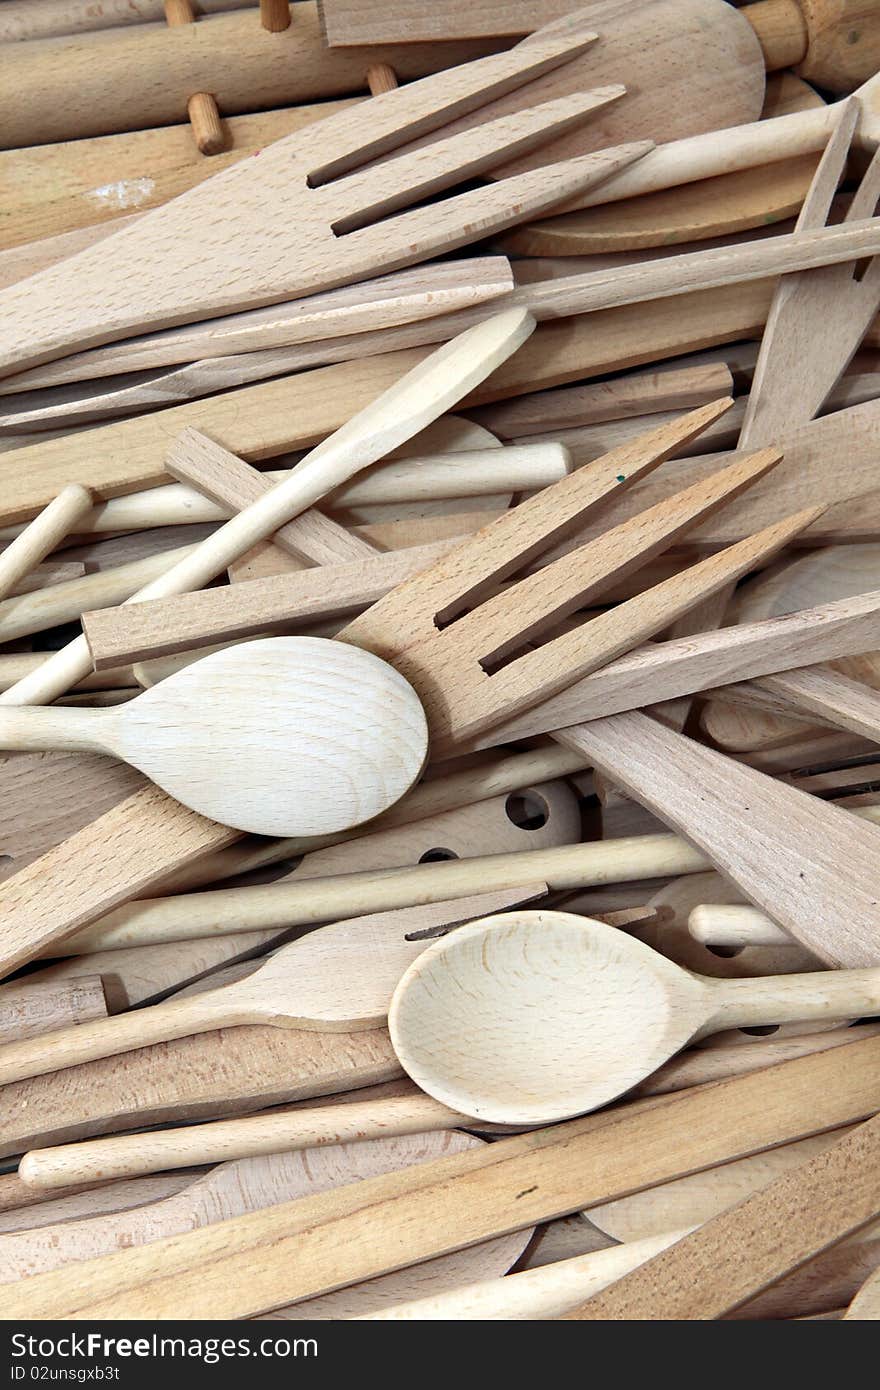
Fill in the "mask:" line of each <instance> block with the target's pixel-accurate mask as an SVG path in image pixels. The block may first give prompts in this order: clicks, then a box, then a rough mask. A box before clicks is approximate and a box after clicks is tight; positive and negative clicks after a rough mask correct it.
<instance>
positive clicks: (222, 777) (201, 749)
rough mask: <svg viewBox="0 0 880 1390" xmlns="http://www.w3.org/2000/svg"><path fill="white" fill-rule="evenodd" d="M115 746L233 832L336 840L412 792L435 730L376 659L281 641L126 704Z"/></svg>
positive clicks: (222, 654)
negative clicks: (337, 834) (338, 833)
mask: <svg viewBox="0 0 880 1390" xmlns="http://www.w3.org/2000/svg"><path fill="white" fill-rule="evenodd" d="M114 714H116V711H114ZM109 742H111V740H108V743H109ZM112 748H113V751H114V752H115V753H116V754H117V755H118V756H119V757H122V758H124V759H125V760H126V762H129V763H131V764H132V765H133V766H134V767H137V768H139V769H140V771H141V772H144V773H145V774H146V775H147V777H149V778H150V779H151V780H152V781H153V782H155V783H156V784H157V785H158V786H160V787H162V788H163V790H165V791H167V792H169V793H170V794H171V795H172V796H176V797H177V798H178V800H180V801H183V802H184V803H185V804H186V805H188V806H191V807H192V808H193V809H194V810H196V811H199V812H200V813H201V814H202V815H206V816H210V817H211V818H212V819H213V820H216V821H220V822H221V823H222V824H224V825H231V826H234V827H235V828H236V829H238V830H244V831H247V832H249V833H251V834H256V835H279V836H294V835H326V834H332V833H334V832H336V831H340V830H346V829H349V828H350V827H351V826H355V825H360V824H362V823H363V822H365V821H369V820H372V819H373V817H374V816H378V815H380V814H381V812H382V811H385V810H387V808H388V807H389V806H392V805H393V804H394V803H395V802H396V801H398V800H399V798H400V797H401V796H403V795H404V793H405V792H407V791H409V789H410V787H411V786H412V785H413V784H414V782H415V781H416V780H417V779H418V777H419V775H420V774H421V771H422V768H423V767H424V763H425V758H426V756H427V750H428V727H427V721H426V719H425V714H424V711H423V709H422V706H421V704H420V702H419V699H418V696H417V695H416V693H415V691H414V690H413V689H412V687H411V686H410V685H409V684H408V682H407V681H406V680H405V679H404V678H403V676H401V675H400V674H399V672H397V671H396V670H395V669H394V667H393V666H390V665H389V664H388V663H387V662H385V661H382V660H381V659H380V658H379V657H377V656H374V655H373V654H372V653H371V652H366V651H361V650H360V649H359V648H357V647H352V646H348V645H346V644H345V643H342V642H334V641H330V640H329V639H326V638H320V637H270V638H264V639H262V640H260V641H255V642H244V643H241V644H240V645H239V646H235V647H230V648H228V649H227V650H225V651H219V652H214V653H213V654H212V655H211V656H206V657H204V658H203V659H202V660H201V661H196V662H193V663H192V665H190V666H187V667H185V668H184V669H183V670H182V671H178V672H177V673H176V674H175V675H173V676H169V677H168V678H167V679H166V680H163V681H160V682H159V683H158V684H157V685H154V686H152V687H151V688H150V689H149V690H146V691H144V693H143V694H142V695H139V696H138V697H137V699H136V700H132V701H131V702H130V703H129V704H128V705H125V706H122V707H121V708H120V710H119V712H118V717H117V718H116V719H115V720H114V728H113V730H112Z"/></svg>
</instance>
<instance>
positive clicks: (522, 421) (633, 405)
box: [471, 362, 733, 439]
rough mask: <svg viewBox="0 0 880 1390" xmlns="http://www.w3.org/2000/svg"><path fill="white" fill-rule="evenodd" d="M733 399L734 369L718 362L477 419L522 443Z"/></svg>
mask: <svg viewBox="0 0 880 1390" xmlns="http://www.w3.org/2000/svg"><path fill="white" fill-rule="evenodd" d="M731 395H733V378H732V376H731V373H730V370H729V368H728V367H726V366H725V365H724V364H723V363H722V362H717V363H715V362H713V363H708V364H707V365H705V366H701V365H700V366H694V367H681V368H677V367H675V366H672V367H665V368H662V369H660V370H658V371H651V372H632V373H630V374H629V375H628V376H620V377H614V378H613V379H612V380H610V381H599V382H595V383H593V384H591V385H587V386H567V387H565V388H564V389H563V390H559V391H539V392H533V393H531V394H529V395H527V396H521V397H520V398H519V399H518V400H512V401H507V402H502V403H501V404H499V405H484V406H482V407H480V408H479V409H477V410H475V411H472V412H471V414H472V416H473V418H474V419H475V420H477V421H478V423H479V424H481V425H485V427H486V428H487V429H490V430H492V432H493V434H497V435H499V436H500V437H501V438H502V439H517V438H521V437H523V436H527V435H530V434H543V433H544V432H545V431H548V430H560V429H570V428H572V427H573V426H577V425H591V424H595V423H597V422H599V421H602V422H605V421H607V420H626V419H629V418H630V417H631V416H633V415H647V414H652V413H654V412H655V411H659V410H692V409H693V408H694V407H695V406H698V405H708V404H709V403H710V402H711V401H717V400H720V399H721V397H722V396H731Z"/></svg>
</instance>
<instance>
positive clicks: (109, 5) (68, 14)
mask: <svg viewBox="0 0 880 1390" xmlns="http://www.w3.org/2000/svg"><path fill="white" fill-rule="evenodd" d="M256 3H257V0H198V7H199V13H200V14H219V13H220V12H222V11H223V10H241V9H244V8H245V7H246V6H247V5H248V4H251V5H256ZM163 18H164V8H163V0H101V3H100V4H99V5H96V4H95V0H6V3H5V4H4V5H2V6H0V43H17V42H19V41H20V40H22V39H49V38H54V37H55V36H56V35H57V34H81V33H86V32H89V31H92V30H95V29H116V28H118V27H119V26H120V25H123V24H148V23H150V22H152V23H154V24H161V22H162V19H163Z"/></svg>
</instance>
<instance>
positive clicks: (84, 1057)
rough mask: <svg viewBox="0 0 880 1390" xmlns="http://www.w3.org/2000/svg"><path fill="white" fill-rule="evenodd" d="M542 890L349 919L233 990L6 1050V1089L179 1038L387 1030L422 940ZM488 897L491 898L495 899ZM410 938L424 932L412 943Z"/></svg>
mask: <svg viewBox="0 0 880 1390" xmlns="http://www.w3.org/2000/svg"><path fill="white" fill-rule="evenodd" d="M542 891H543V885H541V886H539V887H536V888H535V889H534V890H525V889H521V888H520V889H509V890H508V891H507V892H506V893H504V892H502V893H500V894H497V893H496V894H490V895H479V896H477V897H476V898H461V899H459V900H457V901H453V902H445V903H437V904H435V905H434V906H433V907H414V908H404V909H403V910H402V911H400V912H392V913H378V914H375V915H373V916H371V917H359V918H350V919H349V920H348V921H345V922H337V923H335V924H334V925H333V926H329V927H322V928H321V929H320V930H319V931H316V932H312V933H310V934H309V935H308V936H305V937H302V938H301V939H300V940H298V941H292V942H291V943H290V944H289V945H288V946H282V947H281V949H280V950H279V951H277V952H276V953H275V955H273V956H271V957H270V958H269V959H268V960H267V961H266V962H265V964H263V965H261V966H260V967H259V969H258V970H256V971H255V972H254V973H253V974H251V975H248V976H247V977H246V978H245V979H242V980H239V981H237V982H236V983H235V984H230V985H225V986H223V987H222V988H220V989H212V990H209V991H207V992H206V993H200V994H195V995H191V996H187V997H185V998H181V999H169V1000H168V1001H167V1002H166V1003H164V1004H154V1005H152V1007H150V1008H146V1009H136V1010H133V1011H132V1012H131V1013H127V1014H117V1015H116V1016H115V1017H114V1018H111V1019H104V1020H102V1022H103V1027H101V1026H96V1025H95V1024H92V1025H91V1026H89V1025H87V1024H85V1023H83V1024H80V1025H79V1026H77V1027H76V1028H68V1029H64V1030H62V1031H59V1032H55V1033H49V1034H43V1035H42V1036H41V1037H39V1038H31V1039H27V1040H25V1041H22V1042H21V1043H9V1044H7V1045H6V1046H3V1047H0V1085H5V1084H7V1083H8V1082H10V1081H20V1080H23V1079H24V1078H25V1077H28V1076H41V1075H43V1074H45V1073H46V1072H50V1071H57V1070H58V1068H59V1066H68V1067H73V1066H78V1065H79V1064H80V1063H81V1062H92V1061H95V1060H97V1059H98V1058H100V1057H112V1056H114V1055H115V1054H117V1053H120V1052H130V1051H134V1050H135V1049H136V1048H139V1047H149V1046H151V1045H153V1044H154V1043H160V1042H169V1041H170V1040H171V1039H172V1038H181V1037H188V1036H189V1035H191V1034H193V1033H207V1032H211V1031H212V1030H213V1029H215V1028H230V1027H236V1026H241V1025H242V1024H247V1023H268V1024H270V1025H271V1026H272V1027H277V1028H313V1029H316V1030H317V1031H319V1032H349V1031H351V1030H352V1029H357V1030H366V1029H370V1028H375V1027H377V1026H378V1025H379V1024H381V1023H384V1021H385V1015H386V1013H387V1011H388V1003H389V1001H390V999H391V995H392V993H393V991H394V987H395V985H396V984H397V981H398V980H399V979H400V977H401V975H402V974H403V972H404V970H405V969H406V967H407V966H408V965H409V964H410V962H411V961H413V960H415V958H416V957H417V956H419V955H421V953H422V952H423V951H424V950H425V949H426V947H427V945H428V944H429V943H428V941H427V940H425V938H424V935H423V933H425V932H431V931H434V930H436V929H437V928H439V927H449V926H453V925H455V924H456V923H458V922H463V921H467V920H468V918H469V917H471V916H473V915H474V914H478V913H480V912H481V911H486V910H487V908H488V910H490V911H491V910H493V908H494V906H495V903H494V902H491V900H492V899H495V900H497V899H498V898H500V899H501V901H502V904H506V903H509V902H522V900H523V898H529V897H531V896H537V895H539V894H540V893H541V892H542ZM487 898H488V899H489V901H487ZM409 932H415V933H417V937H416V939H415V940H410V939H409V937H408V935H407V934H408V933H409Z"/></svg>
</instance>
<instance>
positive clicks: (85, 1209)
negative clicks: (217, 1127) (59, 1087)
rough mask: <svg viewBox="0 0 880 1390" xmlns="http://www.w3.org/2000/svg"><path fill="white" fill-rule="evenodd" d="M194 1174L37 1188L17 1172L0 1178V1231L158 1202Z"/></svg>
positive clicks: (196, 1173)
mask: <svg viewBox="0 0 880 1390" xmlns="http://www.w3.org/2000/svg"><path fill="white" fill-rule="evenodd" d="M198 1173H199V1170H198V1169H196V1170H195V1172H194V1173H164V1174H159V1175H158V1176H153V1177H149V1178H134V1179H132V1180H130V1181H127V1182H112V1183H101V1184H100V1185H99V1186H98V1187H94V1186H91V1187H87V1188H83V1187H81V1186H73V1187H69V1188H65V1189H63V1190H61V1189H58V1188H56V1189H53V1190H51V1191H45V1192H44V1191H41V1190H40V1189H39V1188H36V1187H28V1186H27V1185H26V1184H25V1183H23V1182H22V1181H21V1178H20V1177H19V1175H18V1173H7V1174H5V1175H4V1177H3V1180H2V1182H3V1186H2V1193H0V1232H2V1233H3V1234H4V1235H6V1234H8V1233H10V1232H12V1231H29V1230H36V1229H37V1228H38V1227H39V1226H52V1225H54V1224H55V1223H56V1222H58V1221H71V1220H72V1221H75V1220H76V1219H77V1218H78V1217H80V1216H96V1215H98V1214H99V1213H100V1212H111V1211H125V1210H126V1209H127V1208H128V1207H137V1206H140V1205H141V1204H142V1203H144V1202H159V1201H161V1200H162V1198H163V1197H170V1196H172V1194H173V1193H175V1192H180V1191H181V1190H182V1189H183V1188H184V1187H186V1186H187V1184H188V1183H191V1182H193V1181H194V1179H195V1177H197V1176H198Z"/></svg>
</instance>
